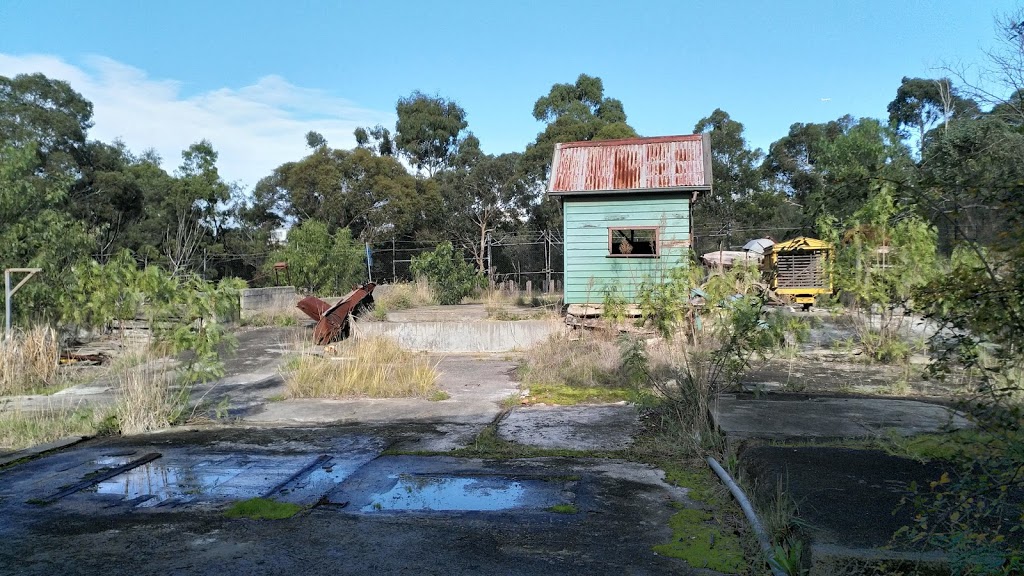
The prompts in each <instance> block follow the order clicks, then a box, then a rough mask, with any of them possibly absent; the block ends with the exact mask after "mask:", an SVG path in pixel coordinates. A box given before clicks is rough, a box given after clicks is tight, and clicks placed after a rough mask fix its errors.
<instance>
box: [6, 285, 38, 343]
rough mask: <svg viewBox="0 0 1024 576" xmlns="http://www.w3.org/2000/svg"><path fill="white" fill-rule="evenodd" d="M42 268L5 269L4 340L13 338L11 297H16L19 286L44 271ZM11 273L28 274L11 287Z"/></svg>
mask: <svg viewBox="0 0 1024 576" xmlns="http://www.w3.org/2000/svg"><path fill="white" fill-rule="evenodd" d="M42 270H43V269H42V268H6V269H4V308H5V314H4V340H5V341H7V340H10V339H11V299H12V298H13V297H14V293H15V292H17V291H18V289H19V288H21V287H22V286H24V285H25V282H28V281H29V278H32V276H34V275H35V274H36V273H37V272H42ZM11 274H27V276H25V277H24V278H22V279H21V281H20V282H18V283H17V284H16V285H15V286H14V288H11Z"/></svg>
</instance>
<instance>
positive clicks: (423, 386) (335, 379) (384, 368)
mask: <svg viewBox="0 0 1024 576" xmlns="http://www.w3.org/2000/svg"><path fill="white" fill-rule="evenodd" d="M437 377H438V374H437V370H436V365H435V364H432V363H431V362H430V360H428V359H427V357H426V356H424V355H419V354H414V353H412V352H409V351H407V350H403V349H402V348H401V347H399V346H398V344H396V343H394V342H392V341H391V340H388V339H386V338H369V339H366V340H345V341H343V342H340V343H338V344H336V345H334V346H333V347H332V348H331V351H330V353H329V354H327V353H325V355H324V356H317V355H314V354H309V353H306V354H302V355H301V356H299V357H298V358H297V359H296V360H291V361H289V362H288V365H287V366H286V368H285V380H286V385H287V390H288V392H287V394H288V397H290V398H337V397H344V396H366V397H370V398H403V397H420V398H429V397H430V395H431V394H433V393H434V392H435V391H436V383H437Z"/></svg>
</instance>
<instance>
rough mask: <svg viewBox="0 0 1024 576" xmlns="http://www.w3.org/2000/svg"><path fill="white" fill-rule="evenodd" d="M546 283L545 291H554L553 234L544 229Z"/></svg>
mask: <svg viewBox="0 0 1024 576" xmlns="http://www.w3.org/2000/svg"><path fill="white" fill-rule="evenodd" d="M544 283H545V284H546V286H545V290H544V291H545V292H547V293H548V294H550V293H552V292H554V289H553V287H552V286H551V236H550V235H549V234H548V233H547V231H546V230H545V231H544Z"/></svg>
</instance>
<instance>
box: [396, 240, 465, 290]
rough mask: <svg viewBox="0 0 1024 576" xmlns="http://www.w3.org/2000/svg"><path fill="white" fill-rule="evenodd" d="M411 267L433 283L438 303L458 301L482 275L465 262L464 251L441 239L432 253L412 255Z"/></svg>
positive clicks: (415, 272) (414, 272) (431, 284)
mask: <svg viewBox="0 0 1024 576" xmlns="http://www.w3.org/2000/svg"><path fill="white" fill-rule="evenodd" d="M410 270H411V271H412V273H413V275H414V276H417V277H419V276H422V277H425V278H426V279H427V281H428V282H429V283H430V287H431V288H432V289H433V290H434V294H435V295H436V296H437V301H438V303H439V304H458V303H459V302H462V299H463V298H465V297H466V296H469V295H470V294H471V293H472V292H473V290H475V289H477V288H478V287H479V286H480V285H481V277H480V276H478V275H477V274H476V272H474V270H473V266H472V265H471V264H470V263H469V262H466V259H465V257H464V256H463V255H462V250H455V248H454V247H453V246H452V243H451V242H442V243H441V244H439V245H438V246H437V248H435V249H434V251H433V252H426V253H424V254H420V255H418V256H413V258H412V264H411V265H410Z"/></svg>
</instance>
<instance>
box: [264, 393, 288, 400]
mask: <svg viewBox="0 0 1024 576" xmlns="http://www.w3.org/2000/svg"><path fill="white" fill-rule="evenodd" d="M287 398H288V397H287V396H285V395H284V394H274V395H273V396H270V397H268V398H267V402H283V401H285V400H286V399H287Z"/></svg>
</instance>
